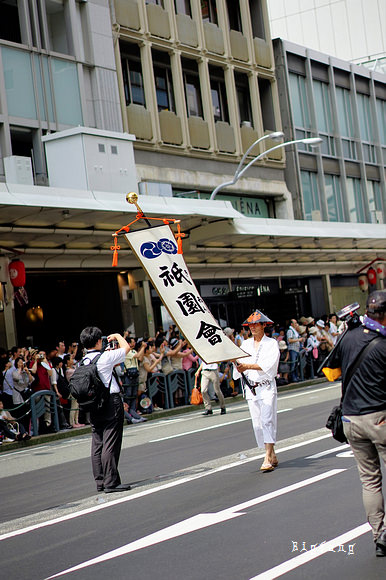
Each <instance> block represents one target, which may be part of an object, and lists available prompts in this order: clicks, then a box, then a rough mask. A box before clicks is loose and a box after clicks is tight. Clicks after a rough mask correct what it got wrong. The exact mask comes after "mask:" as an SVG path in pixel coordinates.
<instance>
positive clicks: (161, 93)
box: [152, 50, 176, 112]
mask: <svg viewBox="0 0 386 580" xmlns="http://www.w3.org/2000/svg"><path fill="white" fill-rule="evenodd" d="M152 55H153V70H154V81H155V90H156V94H157V105H158V110H159V111H162V110H168V111H174V112H175V110H176V107H175V102H174V92H173V79H172V71H171V68H170V57H169V55H168V54H167V53H164V52H159V51H155V50H153V51H152Z"/></svg>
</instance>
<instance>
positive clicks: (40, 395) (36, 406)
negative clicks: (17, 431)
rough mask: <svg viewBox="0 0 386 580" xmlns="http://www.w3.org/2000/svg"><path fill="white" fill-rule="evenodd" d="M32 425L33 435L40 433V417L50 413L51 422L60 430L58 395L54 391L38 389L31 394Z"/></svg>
mask: <svg viewBox="0 0 386 580" xmlns="http://www.w3.org/2000/svg"><path fill="white" fill-rule="evenodd" d="M30 404H31V426H32V435H33V436H36V435H39V418H40V417H42V416H43V415H44V414H45V413H50V416H51V424H52V423H53V426H54V429H55V430H56V431H59V419H58V409H57V406H56V396H55V393H54V392H53V391H48V390H47V391H37V392H36V393H33V394H32V395H31V399H30Z"/></svg>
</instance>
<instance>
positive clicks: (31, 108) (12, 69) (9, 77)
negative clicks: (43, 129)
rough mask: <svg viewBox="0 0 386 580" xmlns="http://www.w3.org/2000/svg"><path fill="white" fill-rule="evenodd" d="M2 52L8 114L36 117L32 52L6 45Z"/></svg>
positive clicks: (25, 117) (29, 117) (27, 117)
mask: <svg viewBox="0 0 386 580" xmlns="http://www.w3.org/2000/svg"><path fill="white" fill-rule="evenodd" d="M1 54H2V59H3V68H4V85H5V92H6V95H7V106H8V114H9V115H10V116H12V117H22V118H24V119H36V118H37V111H36V101H35V92H34V84H33V76H32V63H31V56H30V54H29V53H28V52H23V51H21V50H15V49H12V48H5V47H2V49H1Z"/></svg>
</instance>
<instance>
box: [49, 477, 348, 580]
mask: <svg viewBox="0 0 386 580" xmlns="http://www.w3.org/2000/svg"><path fill="white" fill-rule="evenodd" d="M343 471H346V470H345V469H332V470H330V471H327V472H325V473H321V474H320V475H316V476H314V477H310V478H308V479H304V480H302V481H298V482H297V483H294V484H292V485H287V486H285V487H282V488H281V489H277V490H276V491H272V492H270V493H267V494H265V495H262V496H259V497H255V498H253V499H250V500H248V501H245V502H243V503H240V504H238V505H235V506H232V507H229V508H226V509H224V510H221V511H219V512H217V513H206V514H197V515H195V516H193V517H191V518H188V519H186V520H182V521H181V522H178V523H176V524H174V525H172V526H168V527H167V528H164V529H162V530H158V531H157V532H154V533H153V534H149V535H148V536H144V537H143V538H139V539H138V540H135V541H134V542H130V543H129V544H126V545H124V546H120V547H119V548H116V549H115V550H111V551H109V552H106V553H105V554H102V555H100V556H98V557H97V558H93V559H91V560H87V561H86V562H82V563H81V564H78V565H77V566H73V567H72V568H68V569H67V570H63V571H62V572H59V573H58V574H54V575H53V576H50V577H49V578H47V579H46V580H52V578H58V577H59V576H64V575H65V574H70V573H71V572H75V571H77V570H81V569H83V568H88V567H89V566H94V565H95V564H100V563H102V562H106V561H107V560H112V559H113V558H118V557H119V556H124V555H125V554H130V553H132V552H136V551H137V550H142V549H143V548H148V547H149V546H154V545H155V544H159V543H161V542H166V541H167V540H171V539H173V538H177V537H179V536H183V535H185V534H190V533H191V532H195V531H197V530H200V529H203V528H207V527H210V526H213V525H215V524H219V523H222V522H225V521H227V520H230V519H233V518H236V517H239V516H242V515H245V514H244V513H243V510H246V509H248V508H250V507H253V506H256V505H258V504H261V503H264V502H266V501H269V500H271V499H275V498H277V497H280V496H282V495H285V494H287V493H290V492H292V491H296V490H298V489H301V488H303V487H306V486H308V485H312V484H313V483H317V482H319V481H322V480H324V479H327V478H329V477H332V476H334V475H337V474H339V473H342V472H343Z"/></svg>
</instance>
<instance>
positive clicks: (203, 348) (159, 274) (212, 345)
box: [126, 225, 247, 364]
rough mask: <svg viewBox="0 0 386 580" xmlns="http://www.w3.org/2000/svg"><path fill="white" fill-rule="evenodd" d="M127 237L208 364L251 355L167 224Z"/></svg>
mask: <svg viewBox="0 0 386 580" xmlns="http://www.w3.org/2000/svg"><path fill="white" fill-rule="evenodd" d="M126 238H127V240H128V242H129V244H130V246H131V248H132V250H133V252H134V253H135V255H136V256H137V258H138V260H139V261H140V262H141V264H142V266H143V268H144V270H145V272H146V273H147V275H148V276H149V278H150V280H151V282H152V284H153V286H154V288H155V289H156V290H157V292H158V295H159V297H160V298H161V300H162V302H163V303H164V304H165V306H166V308H167V309H168V311H169V312H170V315H171V317H172V318H173V320H174V321H175V323H176V324H177V326H178V328H179V329H180V331H181V333H182V334H183V336H184V337H185V338H186V340H187V341H188V342H189V344H190V345H191V347H192V348H193V350H194V351H195V352H196V353H197V354H198V356H199V357H200V358H201V359H202V360H203V361H204V362H206V363H207V364H210V363H214V362H220V361H226V360H231V359H235V358H241V357H244V356H247V355H246V354H245V352H244V351H242V350H241V349H240V348H239V347H238V346H236V345H235V344H234V343H233V342H232V341H231V340H230V339H229V338H228V337H227V336H225V334H224V333H223V331H222V329H221V327H220V326H219V324H218V322H217V321H216V320H215V318H214V317H213V316H212V314H211V312H210V311H209V309H208V307H207V305H206V304H205V302H204V300H203V299H202V298H201V296H200V294H199V293H198V290H197V288H196V286H195V284H194V282H193V280H192V277H191V275H190V273H189V270H188V268H187V267H186V264H185V260H184V257H183V255H182V254H178V253H177V242H176V240H175V238H174V235H173V232H172V230H171V228H170V227H169V226H167V225H164V226H159V227H155V228H148V229H146V230H139V231H135V232H129V233H128V234H126Z"/></svg>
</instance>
